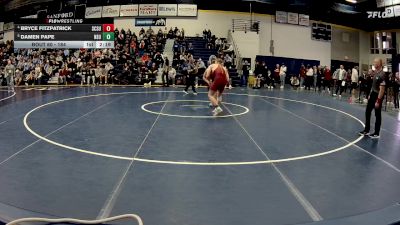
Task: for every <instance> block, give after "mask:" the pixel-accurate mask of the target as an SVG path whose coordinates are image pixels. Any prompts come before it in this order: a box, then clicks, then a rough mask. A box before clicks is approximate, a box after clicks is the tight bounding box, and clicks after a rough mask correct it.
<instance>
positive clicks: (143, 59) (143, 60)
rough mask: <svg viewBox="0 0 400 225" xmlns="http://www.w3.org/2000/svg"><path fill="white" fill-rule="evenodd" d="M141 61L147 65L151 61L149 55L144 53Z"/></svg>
mask: <svg viewBox="0 0 400 225" xmlns="http://www.w3.org/2000/svg"><path fill="white" fill-rule="evenodd" d="M141 60H142V62H144V63H147V62H148V61H149V60H150V58H149V55H147V53H144V54H143V56H142V58H141Z"/></svg>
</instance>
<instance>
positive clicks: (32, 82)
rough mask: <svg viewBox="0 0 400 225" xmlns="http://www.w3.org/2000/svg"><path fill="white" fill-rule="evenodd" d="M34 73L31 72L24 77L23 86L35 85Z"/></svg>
mask: <svg viewBox="0 0 400 225" xmlns="http://www.w3.org/2000/svg"><path fill="white" fill-rule="evenodd" d="M35 80H36V78H35V71H34V70H31V72H30V73H29V74H28V76H27V77H26V82H25V85H35Z"/></svg>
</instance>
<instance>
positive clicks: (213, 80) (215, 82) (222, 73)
mask: <svg viewBox="0 0 400 225" xmlns="http://www.w3.org/2000/svg"><path fill="white" fill-rule="evenodd" d="M222 63H223V61H222V59H217V60H216V61H215V63H214V64H211V65H210V66H209V67H208V68H207V70H206V72H205V74H204V81H205V82H206V83H207V84H208V85H209V87H210V90H209V91H208V98H209V99H210V101H211V104H212V107H213V108H214V110H213V116H217V115H218V114H220V113H221V112H222V111H223V110H222V109H221V107H220V106H219V104H220V103H221V102H220V101H219V100H222V99H221V96H222V93H223V92H224V90H225V86H226V85H227V84H228V81H229V73H228V70H227V69H226V68H225V67H224V66H223V65H222Z"/></svg>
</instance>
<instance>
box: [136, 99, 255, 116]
mask: <svg viewBox="0 0 400 225" xmlns="http://www.w3.org/2000/svg"><path fill="white" fill-rule="evenodd" d="M174 102H204V103H209V101H204V100H168V101H157V102H149V103H146V104H143V105H142V106H141V108H142V110H143V111H145V112H148V113H151V114H155V115H161V116H169V117H178V118H193V119H215V118H227V117H233V116H241V115H244V114H246V113H248V112H249V111H250V110H249V108H247V107H245V106H242V105H238V104H233V103H229V102H223V104H224V105H225V106H226V105H231V106H236V107H239V108H242V109H244V111H243V112H241V113H234V114H228V115H221V116H211V115H210V116H186V115H177V114H169V113H162V112H155V111H151V110H149V109H146V106H149V105H154V104H163V103H174Z"/></svg>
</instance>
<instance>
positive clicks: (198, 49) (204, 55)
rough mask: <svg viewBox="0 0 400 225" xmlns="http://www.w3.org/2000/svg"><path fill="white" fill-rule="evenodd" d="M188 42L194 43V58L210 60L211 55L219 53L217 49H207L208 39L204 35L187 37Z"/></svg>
mask: <svg viewBox="0 0 400 225" xmlns="http://www.w3.org/2000/svg"><path fill="white" fill-rule="evenodd" d="M186 41H187V43H192V45H193V50H194V51H193V57H194V59H199V58H201V59H203V61H208V58H210V56H211V55H217V50H215V49H207V48H206V44H207V41H206V40H204V39H203V38H202V37H187V38H186Z"/></svg>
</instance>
